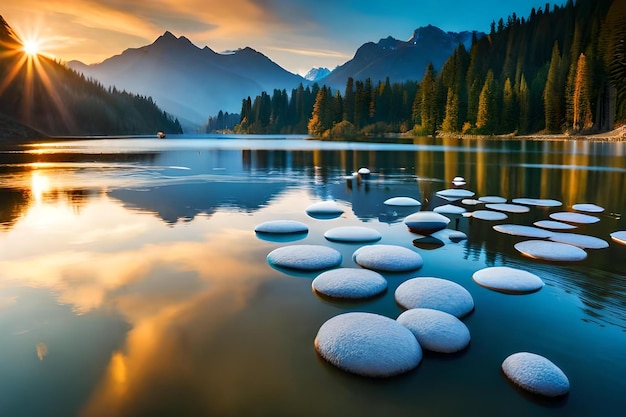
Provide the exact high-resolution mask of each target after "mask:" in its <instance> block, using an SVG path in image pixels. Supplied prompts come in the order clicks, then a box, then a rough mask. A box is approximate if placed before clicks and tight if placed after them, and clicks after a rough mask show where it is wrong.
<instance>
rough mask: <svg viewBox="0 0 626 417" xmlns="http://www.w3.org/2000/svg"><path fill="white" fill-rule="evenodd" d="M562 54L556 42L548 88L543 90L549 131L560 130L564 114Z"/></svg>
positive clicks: (547, 82)
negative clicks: (561, 76)
mask: <svg viewBox="0 0 626 417" xmlns="http://www.w3.org/2000/svg"><path fill="white" fill-rule="evenodd" d="M560 74H561V54H560V52H559V45H558V42H554V47H553V48H552V59H551V60H550V69H549V70H548V79H547V81H546V88H545V90H544V92H543V103H544V112H545V125H546V130H547V131H548V132H553V133H554V132H557V131H560V129H561V125H562V123H563V122H562V115H563V108H562V107H563V106H562V101H563V95H562V93H561V91H562V85H561V79H560Z"/></svg>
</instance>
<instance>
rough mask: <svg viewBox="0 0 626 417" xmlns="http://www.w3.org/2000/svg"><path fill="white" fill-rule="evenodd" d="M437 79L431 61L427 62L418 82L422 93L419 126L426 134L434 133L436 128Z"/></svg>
mask: <svg viewBox="0 0 626 417" xmlns="http://www.w3.org/2000/svg"><path fill="white" fill-rule="evenodd" d="M438 87H439V86H438V81H437V75H436V73H435V67H433V64H432V63H429V64H428V67H427V68H426V73H425V74H424V78H423V79H422V82H421V83H420V91H421V95H422V100H421V101H422V106H421V111H420V116H421V119H422V124H421V127H422V129H423V131H424V132H425V133H426V134H428V135H433V136H434V135H435V134H436V133H437V128H438V117H437V116H438V108H437V107H438V104H439V103H438V95H439V91H438Z"/></svg>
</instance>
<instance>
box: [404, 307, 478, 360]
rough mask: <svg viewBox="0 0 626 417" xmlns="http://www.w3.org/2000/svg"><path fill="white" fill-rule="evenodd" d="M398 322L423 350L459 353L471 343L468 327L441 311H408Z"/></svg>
mask: <svg viewBox="0 0 626 417" xmlns="http://www.w3.org/2000/svg"><path fill="white" fill-rule="evenodd" d="M396 320H397V321H398V323H400V324H402V325H403V326H405V327H406V328H407V329H409V330H410V331H411V333H413V334H414V335H415V337H416V338H417V341H418V342H419V344H420V346H421V347H422V348H424V349H426V350H430V351H432V352H439V353H454V352H459V351H461V350H463V349H465V348H466V347H467V346H468V345H469V342H470V332H469V329H468V328H467V326H466V325H465V324H464V323H463V322H462V321H461V320H459V319H458V318H456V317H454V316H453V315H452V314H449V313H446V312H444V311H441V310H433V309H430V308H414V309H410V310H406V311H405V312H404V313H402V314H400V316H398V318H397V319H396Z"/></svg>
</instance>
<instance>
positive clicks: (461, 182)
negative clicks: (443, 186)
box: [452, 177, 467, 187]
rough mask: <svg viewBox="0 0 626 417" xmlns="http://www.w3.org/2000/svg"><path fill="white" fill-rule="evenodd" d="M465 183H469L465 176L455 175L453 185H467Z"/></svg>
mask: <svg viewBox="0 0 626 417" xmlns="http://www.w3.org/2000/svg"><path fill="white" fill-rule="evenodd" d="M465 184H467V183H466V181H465V178H463V177H454V178H452V185H455V186H457V187H460V186H462V185H465Z"/></svg>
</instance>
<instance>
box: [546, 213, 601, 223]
mask: <svg viewBox="0 0 626 417" xmlns="http://www.w3.org/2000/svg"><path fill="white" fill-rule="evenodd" d="M550 218H551V219H554V220H558V221H562V222H569V223H581V224H593V223H597V222H599V221H600V219H599V218H597V217H595V216H590V215H588V214H582V213H572V212H569V211H561V212H558V213H552V214H550Z"/></svg>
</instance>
